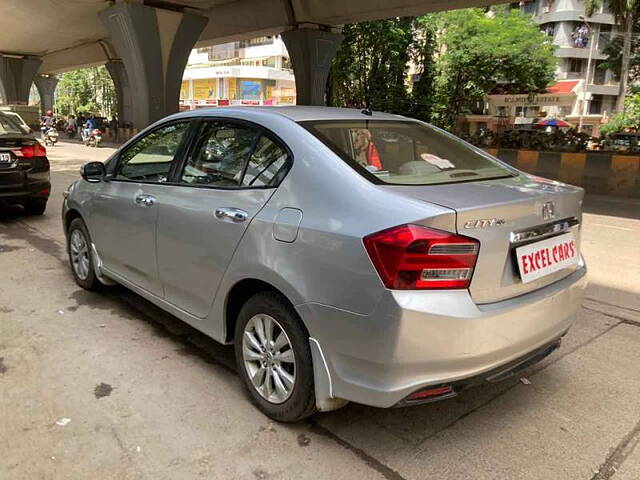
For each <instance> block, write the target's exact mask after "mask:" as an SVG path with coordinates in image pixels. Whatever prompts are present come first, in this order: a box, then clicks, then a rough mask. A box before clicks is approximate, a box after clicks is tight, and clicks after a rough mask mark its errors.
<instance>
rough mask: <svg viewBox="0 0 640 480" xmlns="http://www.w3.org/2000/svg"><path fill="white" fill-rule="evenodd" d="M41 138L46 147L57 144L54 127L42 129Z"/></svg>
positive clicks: (56, 134)
mask: <svg viewBox="0 0 640 480" xmlns="http://www.w3.org/2000/svg"><path fill="white" fill-rule="evenodd" d="M42 137H43V140H44V144H45V146H46V147H53V146H54V145H55V144H56V143H58V131H57V130H56V129H55V128H54V127H49V128H47V127H43V128H42Z"/></svg>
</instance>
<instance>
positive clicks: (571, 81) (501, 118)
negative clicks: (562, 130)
mask: <svg viewBox="0 0 640 480" xmlns="http://www.w3.org/2000/svg"><path fill="white" fill-rule="evenodd" d="M603 3H606V2H603ZM512 6H513V7H516V8H520V9H521V10H522V11H523V12H525V13H528V14H530V15H532V16H533V19H534V20H535V22H536V23H537V24H538V25H540V29H541V30H542V31H543V32H545V33H546V34H547V35H549V36H550V37H552V38H553V42H554V43H555V44H556V45H557V46H558V48H557V50H556V56H557V57H558V59H559V61H558V66H557V69H556V80H557V83H556V84H554V85H552V86H550V87H549V89H548V91H547V92H545V93H543V94H539V95H535V96H533V97H530V96H528V95H526V92H523V95H501V94H500V92H495V94H492V95H488V96H487V105H486V109H485V112H483V113H484V114H483V115H469V116H467V118H466V120H467V122H468V123H469V127H470V128H469V129H470V132H471V133H473V132H475V131H477V130H478V129H482V128H488V129H491V130H500V129H505V128H528V127H529V126H530V125H533V124H535V123H536V122H537V121H539V120H541V119H543V118H548V117H554V118H561V119H563V120H566V121H568V122H570V123H572V124H573V125H575V126H576V127H578V126H581V127H582V131H584V132H585V133H589V134H591V135H596V136H597V135H599V134H600V125H601V124H602V123H604V122H606V121H607V119H608V118H609V117H610V116H611V114H612V113H613V112H614V109H615V105H616V100H617V96H618V86H619V85H618V80H619V78H618V72H613V71H611V70H608V69H603V68H602V64H603V62H604V61H605V60H606V58H607V57H606V55H605V54H604V52H603V50H604V48H605V46H606V45H607V43H608V42H609V41H610V40H611V39H612V38H613V36H615V35H620V34H621V33H622V32H621V29H620V28H619V26H618V25H616V21H615V18H614V16H613V15H612V14H611V12H609V11H608V10H607V7H606V6H604V7H603V8H601V9H600V11H598V12H596V13H594V14H593V15H592V16H591V17H587V16H586V14H585V8H584V1H582V0H523V1H521V2H520V3H519V4H513V5H512Z"/></svg>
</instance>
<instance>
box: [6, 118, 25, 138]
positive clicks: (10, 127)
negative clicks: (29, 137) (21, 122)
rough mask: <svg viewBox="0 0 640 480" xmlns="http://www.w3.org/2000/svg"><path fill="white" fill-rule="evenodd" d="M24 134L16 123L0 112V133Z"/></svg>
mask: <svg viewBox="0 0 640 480" xmlns="http://www.w3.org/2000/svg"><path fill="white" fill-rule="evenodd" d="M15 134H20V135H24V132H23V131H22V130H21V129H20V127H19V126H18V124H17V123H16V122H15V121H14V120H13V119H11V118H9V116H8V115H5V114H4V113H0V135H15Z"/></svg>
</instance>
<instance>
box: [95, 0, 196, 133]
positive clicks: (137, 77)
mask: <svg viewBox="0 0 640 480" xmlns="http://www.w3.org/2000/svg"><path fill="white" fill-rule="evenodd" d="M99 16H100V20H101V21H102V23H103V24H104V26H105V28H106V29H107V31H108V32H109V33H110V37H111V40H112V42H113V46H114V47H115V50H116V52H117V53H118V55H119V57H120V58H121V59H122V63H123V64H124V67H125V69H126V76H127V79H128V83H129V85H130V88H131V90H132V92H133V95H134V97H135V102H134V104H133V112H132V113H133V115H132V116H133V123H134V125H135V126H136V127H138V128H140V127H142V126H146V125H149V124H150V123H153V122H154V121H156V120H159V119H160V118H162V117H164V116H165V115H168V114H170V113H173V112H175V111H176V110H177V109H178V99H179V96H180V84H181V82H182V74H183V72H184V68H185V66H186V64H187V59H188V58H189V53H190V52H191V49H192V48H193V46H194V45H195V43H196V40H197V39H198V37H199V35H200V33H201V32H202V29H203V28H204V26H205V25H206V23H207V18H206V17H201V16H198V15H192V14H188V13H181V12H173V11H168V10H161V9H156V8H153V7H147V6H144V5H141V4H135V3H119V4H115V5H113V6H111V7H109V8H107V9H105V10H103V11H101V12H100V14H99Z"/></svg>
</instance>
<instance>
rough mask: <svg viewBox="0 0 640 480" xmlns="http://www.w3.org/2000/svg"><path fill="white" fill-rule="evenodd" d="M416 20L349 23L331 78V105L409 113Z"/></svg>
mask: <svg viewBox="0 0 640 480" xmlns="http://www.w3.org/2000/svg"><path fill="white" fill-rule="evenodd" d="M411 23H412V19H410V18H406V17H405V18H392V19H389V20H379V21H374V22H361V23H354V24H347V25H345V26H344V28H343V31H342V33H343V35H344V37H345V38H344V41H343V43H342V45H341V47H340V49H339V50H338V52H337V54H336V56H335V58H334V60H333V64H332V67H331V72H330V75H329V88H328V103H329V105H335V106H345V107H354V108H366V107H370V108H372V109H375V110H384V111H387V112H394V113H406V111H407V108H408V106H409V104H410V101H409V93H408V91H407V88H406V85H405V80H406V73H407V64H408V62H409V55H410V47H411V44H412V40H413V36H412V30H411Z"/></svg>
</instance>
